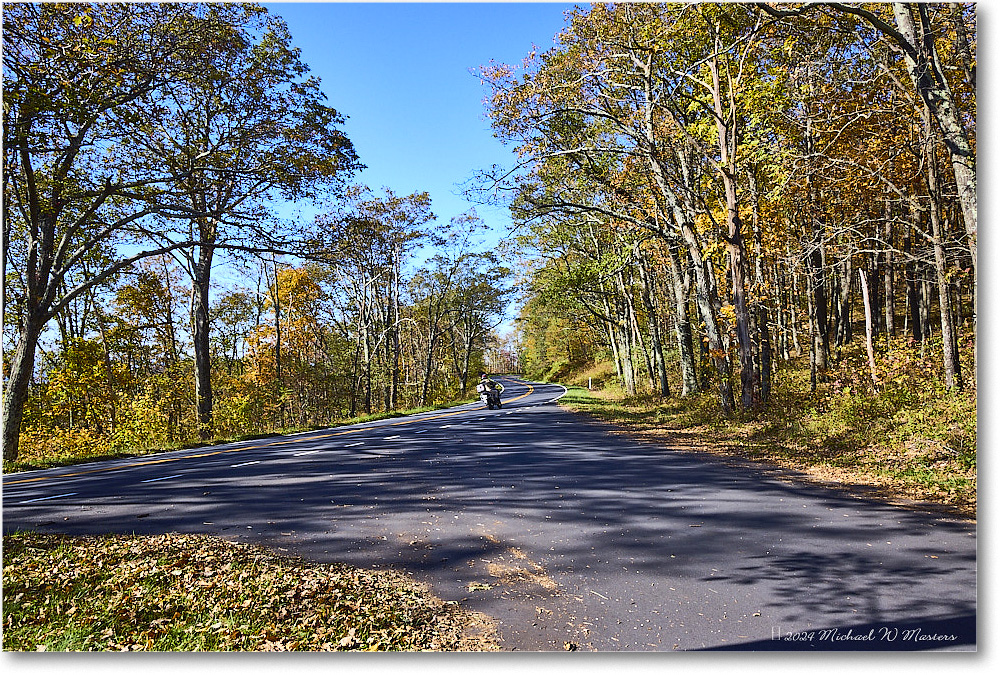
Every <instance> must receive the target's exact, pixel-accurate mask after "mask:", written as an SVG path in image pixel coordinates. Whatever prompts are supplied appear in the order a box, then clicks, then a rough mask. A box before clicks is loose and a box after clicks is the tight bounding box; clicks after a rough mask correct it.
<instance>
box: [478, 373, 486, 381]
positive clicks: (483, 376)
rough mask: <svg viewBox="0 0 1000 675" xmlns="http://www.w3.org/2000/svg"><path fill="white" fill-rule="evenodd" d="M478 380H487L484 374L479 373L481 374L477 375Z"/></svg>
mask: <svg viewBox="0 0 1000 675" xmlns="http://www.w3.org/2000/svg"><path fill="white" fill-rule="evenodd" d="M479 379H480V380H485V379H488V378H487V377H486V373H481V374H480V375H479Z"/></svg>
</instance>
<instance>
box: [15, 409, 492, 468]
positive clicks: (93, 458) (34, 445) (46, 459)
mask: <svg viewBox="0 0 1000 675" xmlns="http://www.w3.org/2000/svg"><path fill="white" fill-rule="evenodd" d="M475 400H476V399H472V398H467V399H462V400H457V401H449V402H447V403H438V404H435V405H429V406H423V407H420V408H411V409H409V410H394V411H390V412H382V413H375V414H372V415H360V416H358V417H351V418H344V419H341V420H338V421H337V423H336V424H335V425H332V426H346V425H350V424H361V423H363V422H374V421H377V420H383V419H390V418H393V417H403V416H406V415H415V414H417V413H422V412H430V411H433V410H442V409H444V408H450V407H452V406H456V405H462V404H463V403H472V402H474V401H475ZM327 428H329V427H326V426H313V427H288V428H285V429H280V430H275V431H272V432H270V433H264V434H247V435H240V436H218V437H216V438H213V439H212V440H210V441H204V442H201V443H177V444H176V445H173V446H171V447H166V448H163V447H156V448H138V449H135V450H130V451H126V452H115V453H109V452H108V449H107V446H106V445H105V444H103V443H99V442H87V440H86V439H85V440H84V442H67V443H64V444H59V443H45V442H31V441H32V440H34V439H26V438H25V437H24V436H22V440H21V447H20V456H19V457H18V459H17V461H16V462H6V461H5V462H4V463H3V472H4V473H16V472H18V471H33V470H35V469H49V468H53V467H60V466H72V465H75V464H82V463H85V462H97V461H102V460H106V459H120V458H123V457H145V456H147V455H155V454H158V453H161V452H171V451H174V450H186V449H189V448H201V447H208V446H213V445H222V444H224V443H236V442H238V441H251V440H257V439H260V438H274V437H276V436H282V435H287V434H293V433H299V432H304V431H318V430H320V429H327ZM64 435H68V436H72V433H71V432H67V433H66V434H64ZM83 435H84V434H80V436H83Z"/></svg>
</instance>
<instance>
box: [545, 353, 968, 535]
mask: <svg viewBox="0 0 1000 675" xmlns="http://www.w3.org/2000/svg"><path fill="white" fill-rule="evenodd" d="M800 377H801V373H796V372H795V371H789V372H785V373H783V374H782V375H781V377H779V379H778V381H777V382H776V384H777V386H776V390H775V392H774V399H775V400H774V401H773V403H772V405H771V406H769V407H768V409H767V410H766V411H764V412H763V413H762V414H759V415H757V416H755V417H753V418H750V417H739V416H737V417H734V418H726V417H724V416H722V415H721V414H720V413H719V411H718V403H717V401H716V399H715V397H714V396H713V395H712V394H701V395H697V396H695V397H691V398H687V399H679V398H676V397H675V398H672V399H668V400H665V401H664V400H660V399H655V398H653V397H650V396H639V397H631V398H629V397H626V396H624V395H623V394H622V393H621V392H620V391H615V390H614V389H613V388H612V389H606V390H598V391H588V389H587V388H586V387H583V386H570V387H569V391H568V393H567V395H565V396H563V397H562V398H561V399H560V400H559V403H560V404H562V405H563V406H564V407H566V408H568V409H570V410H574V411H577V412H582V413H585V414H588V415H591V416H593V417H595V418H597V419H600V420H602V421H604V422H608V423H611V424H613V425H616V426H618V427H620V428H621V429H622V431H623V432H624V433H630V434H635V435H637V436H640V437H643V438H645V439H648V440H655V441H658V442H661V443H662V444H663V445H664V446H665V447H670V448H682V449H691V450H697V451H700V452H708V453H712V454H715V455H718V456H721V457H728V458H736V459H740V460H750V461H754V462H761V463H765V464H769V465H774V466H778V467H782V468H785V469H791V470H793V471H795V472H798V473H799V474H800V475H802V478H803V479H804V480H812V481H816V482H821V483H825V484H833V485H836V486H838V487H842V488H845V489H847V490H849V491H851V492H854V493H856V494H861V495H865V496H868V497H874V498H880V499H884V500H888V501H891V502H893V503H899V504H904V505H908V506H918V507H920V508H927V509H933V510H939V511H944V512H946V513H949V514H951V515H954V516H957V517H961V518H966V519H975V517H976V503H977V500H976V394H975V391H972V392H958V393H955V392H946V391H942V390H941V389H937V388H932V387H929V388H926V389H924V390H919V391H918V390H913V389H909V390H907V391H909V392H912V394H910V395H911V396H912V399H908V400H906V401H905V402H904V404H897V403H894V402H893V401H892V400H891V396H894V395H895V394H893V393H892V392H891V391H890V390H889V389H888V388H887V390H886V391H887V392H888V393H885V392H883V393H882V394H879V395H877V396H874V395H865V394H860V393H857V392H854V393H852V392H850V391H847V392H843V391H840V392H838V391H836V390H835V388H834V387H831V386H827V387H825V388H824V390H823V391H820V392H818V393H817V394H814V395H803V394H800V393H798V394H797V393H793V392H801V391H804V390H808V381H806V382H805V383H803V382H800V381H798V379H797V378H800Z"/></svg>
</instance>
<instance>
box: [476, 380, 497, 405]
mask: <svg viewBox="0 0 1000 675" xmlns="http://www.w3.org/2000/svg"><path fill="white" fill-rule="evenodd" d="M476 390H477V391H478V392H479V400H480V401H482V402H483V403H485V404H486V407H487V408H489V409H490V410H494V409H499V408H502V407H503V403H501V402H500V392H499V391H497V390H496V389H491V388H489V387H487V386H486V385H485V384H480V385H478V386H476Z"/></svg>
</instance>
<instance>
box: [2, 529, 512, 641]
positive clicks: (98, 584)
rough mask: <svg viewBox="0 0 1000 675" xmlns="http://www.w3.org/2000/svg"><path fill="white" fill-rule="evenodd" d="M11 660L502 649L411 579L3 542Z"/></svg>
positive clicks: (244, 552)
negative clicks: (94, 654)
mask: <svg viewBox="0 0 1000 675" xmlns="http://www.w3.org/2000/svg"><path fill="white" fill-rule="evenodd" d="M3 582H4V583H3V607H4V612H3V614H4V619H3V621H4V629H3V649H4V650H5V651H135V650H143V651H396V650H406V651H497V650H498V646H497V642H496V637H495V631H494V628H493V626H492V624H491V622H490V620H489V619H488V618H487V617H485V616H483V615H481V614H477V613H474V612H470V611H468V610H466V609H463V608H462V607H460V606H459V605H458V604H456V603H448V602H443V601H441V600H439V599H438V598H436V597H434V596H433V595H431V594H430V592H429V591H428V590H427V589H426V588H425V587H423V586H421V585H419V584H417V583H415V582H414V581H413V580H412V579H410V578H409V577H407V576H405V575H403V574H400V573H396V572H385V571H369V570H360V569H355V568H351V567H348V566H345V565H312V564H308V563H305V562H302V561H299V560H295V559H291V558H287V557H283V556H281V555H279V554H277V553H274V552H271V551H269V550H267V549H264V548H260V547H253V546H248V545H245V544H234V543H229V542H226V541H223V540H221V539H217V538H214V537H207V536H195V535H162V536H153V537H138V536H103V537H66V536H61V535H42V534H33V533H16V534H12V535H7V536H4V539H3Z"/></svg>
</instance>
